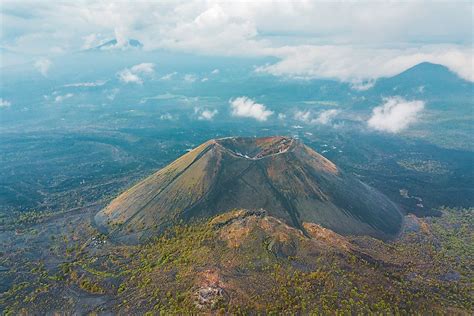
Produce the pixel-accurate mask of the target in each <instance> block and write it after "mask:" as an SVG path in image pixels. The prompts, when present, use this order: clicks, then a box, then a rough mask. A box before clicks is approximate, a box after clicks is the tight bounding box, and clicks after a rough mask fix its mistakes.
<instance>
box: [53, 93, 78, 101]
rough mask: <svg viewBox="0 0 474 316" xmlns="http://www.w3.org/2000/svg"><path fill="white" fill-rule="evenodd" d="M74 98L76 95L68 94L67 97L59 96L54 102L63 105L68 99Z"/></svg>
mask: <svg viewBox="0 0 474 316" xmlns="http://www.w3.org/2000/svg"><path fill="white" fill-rule="evenodd" d="M73 96H74V94H72V93H67V94H65V95H58V96H56V97H55V98H54V102H56V103H61V102H63V101H65V100H67V99H70V98H72V97H73Z"/></svg>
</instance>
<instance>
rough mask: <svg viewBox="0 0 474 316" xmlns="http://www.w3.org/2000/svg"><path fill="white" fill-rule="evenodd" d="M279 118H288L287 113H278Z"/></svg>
mask: <svg viewBox="0 0 474 316" xmlns="http://www.w3.org/2000/svg"><path fill="white" fill-rule="evenodd" d="M278 119H279V120H284V119H286V114H284V113H278Z"/></svg>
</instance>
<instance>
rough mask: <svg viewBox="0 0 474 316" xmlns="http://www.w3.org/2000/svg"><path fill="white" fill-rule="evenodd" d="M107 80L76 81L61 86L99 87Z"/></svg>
mask: <svg viewBox="0 0 474 316" xmlns="http://www.w3.org/2000/svg"><path fill="white" fill-rule="evenodd" d="M106 82H107V80H98V81H94V82H78V83H69V84H65V85H64V86H63V87H67V88H68V87H74V88H76V87H87V88H90V87H100V86H103V85H104V84H105V83H106Z"/></svg>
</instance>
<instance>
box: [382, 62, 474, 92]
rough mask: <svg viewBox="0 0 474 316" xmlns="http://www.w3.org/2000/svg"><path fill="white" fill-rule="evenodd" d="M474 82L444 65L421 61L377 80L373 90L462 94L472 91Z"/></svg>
mask: <svg viewBox="0 0 474 316" xmlns="http://www.w3.org/2000/svg"><path fill="white" fill-rule="evenodd" d="M472 87H473V84H472V83H471V82H469V81H466V80H464V79H462V78H461V77H459V76H458V75H457V74H456V73H454V72H452V71H451V70H449V69H448V68H447V67H445V66H443V65H438V64H433V63H428V62H424V63H420V64H418V65H415V66H413V67H411V68H409V69H407V70H405V71H404V72H402V73H400V74H398V75H396V76H393V77H390V78H383V79H380V80H378V81H377V83H376V85H375V87H374V89H373V91H374V92H377V93H381V92H382V93H383V92H385V93H386V92H393V91H394V90H395V91H396V92H398V93H400V92H405V93H413V92H416V93H419V94H423V93H428V94H429V95H441V96H443V95H452V94H459V93H461V94H462V95H464V94H466V93H472Z"/></svg>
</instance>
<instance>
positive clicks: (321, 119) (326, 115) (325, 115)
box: [315, 109, 341, 125]
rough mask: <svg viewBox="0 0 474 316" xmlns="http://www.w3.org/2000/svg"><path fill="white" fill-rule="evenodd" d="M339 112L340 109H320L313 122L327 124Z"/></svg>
mask: <svg viewBox="0 0 474 316" xmlns="http://www.w3.org/2000/svg"><path fill="white" fill-rule="evenodd" d="M340 112H341V111H340V110H335V109H331V110H326V111H322V112H321V113H319V115H318V117H317V118H316V119H315V122H316V123H319V124H323V125H326V124H329V123H331V122H332V120H333V119H334V118H335V117H336V116H337V115H338V114H339V113H340Z"/></svg>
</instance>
